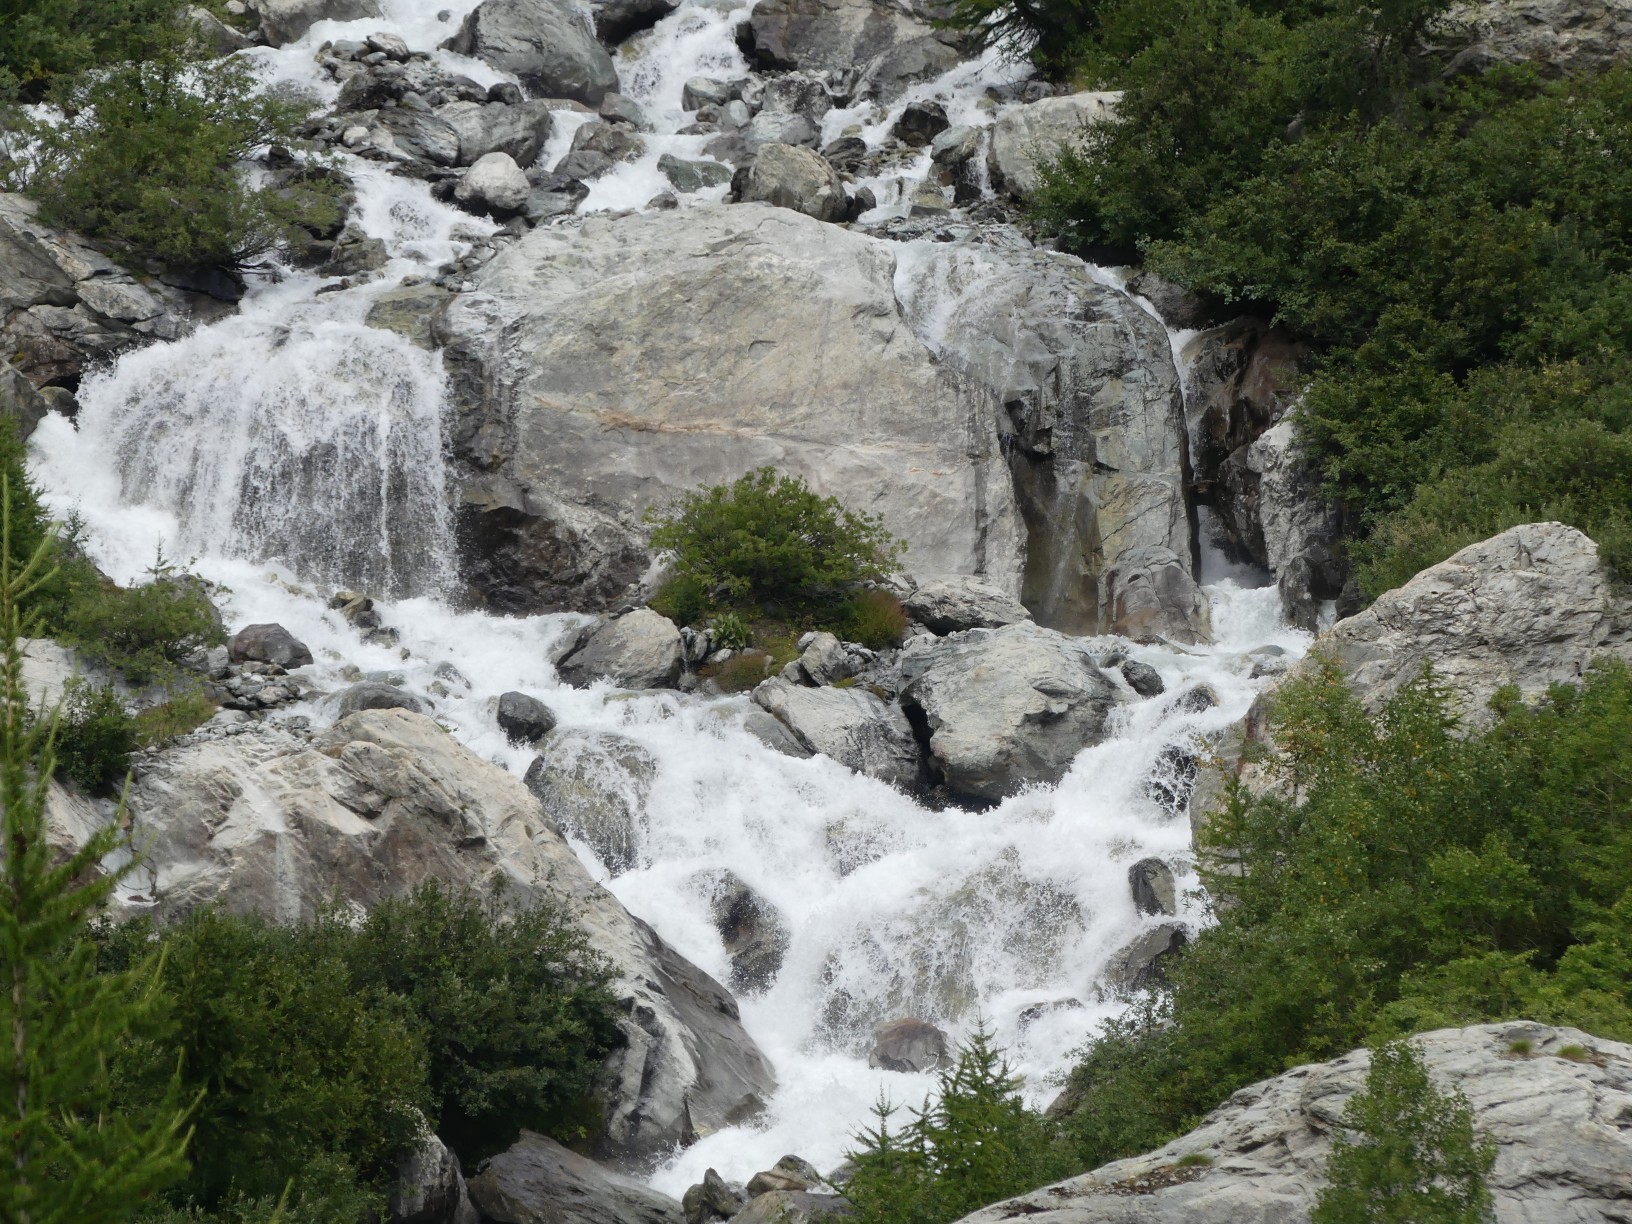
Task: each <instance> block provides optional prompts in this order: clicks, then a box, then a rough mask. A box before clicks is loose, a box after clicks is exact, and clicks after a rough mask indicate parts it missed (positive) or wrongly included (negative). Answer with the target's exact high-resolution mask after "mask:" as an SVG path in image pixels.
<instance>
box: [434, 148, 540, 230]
mask: <svg viewBox="0 0 1632 1224" xmlns="http://www.w3.org/2000/svg"><path fill="white" fill-rule="evenodd" d="M532 190H533V187H532V184H531V183H529V182H528V181H527V176H526V175H525V174H523V173H522V172H521V167H520V166H518V165H516V162H515V159H514V158H513V157H511V156H510V155H509V154H508V153H489V154H487V155H486V156H484V157H481V158H478V159H477V161H476V164H475V165H473V166H471V167H470V169H468V170H466V171H465V173H464V177H463V178H461V179H460V180H459V185H458V186H457V187H455V188H454V189H453V198H454V199H455V200H457V201H458V202H459V203H460V204H461V205H462V206H463V207H464V208H466V209H468V210H469V211H471V212H474V213H485V214H487V215H489V216H493V217H498V218H503V217H513V216H515V215H516V214H517V213H519V212H520V211H521V210H522V208H523V207H524V206H525V205H526V203H527V197H528V196H529V195H530V194H531V193H532Z"/></svg>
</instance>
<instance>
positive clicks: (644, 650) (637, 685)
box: [555, 608, 682, 689]
mask: <svg viewBox="0 0 1632 1224" xmlns="http://www.w3.org/2000/svg"><path fill="white" fill-rule="evenodd" d="M681 664H682V660H681V645H680V630H679V629H677V628H676V627H675V624H674V622H673V621H671V620H670V619H669V618H668V617H666V616H662V615H660V614H658V613H656V612H653V611H652V610H651V609H650V608H636V609H635V610H634V611H632V612H626V613H625V614H624V615H622V616H614V617H610V618H608V619H606V620H602V621H597V622H595V623H593V624H591V625H590V626H588V627H587V628H586V629H584V630H583V632H582V633H580V634H579V635H578V638H577V640H576V641H575V642H574V643H573V644H572V646H571V647H569V648H568V650H567V652H566V653H565V654H564V655H563V656H562V657H561V659H560V661H559V662H558V663H557V664H556V665H555V666H556V671H557V672H559V673H560V675H561V679H563V680H565V681H566V682H567V683H568V684H570V685H573V686H574V687H576V688H585V687H587V686H589V685H591V684H593V683H595V681H597V680H610V681H612V683H613V684H616V685H618V686H619V687H620V688H626V689H654V688H668V687H670V686H671V685H672V684H673V683H674V682H675V681H676V680H678V679H679V678H680V668H681Z"/></svg>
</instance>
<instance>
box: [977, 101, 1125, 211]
mask: <svg viewBox="0 0 1632 1224" xmlns="http://www.w3.org/2000/svg"><path fill="white" fill-rule="evenodd" d="M1121 96H1122V95H1121V94H1119V93H1074V94H1065V95H1062V96H1061V97H1057V98H1042V99H1039V100H1038V101H1036V102H1032V103H1030V104H1029V105H1027V106H1016V107H1013V108H1012V109H1010V110H1007V111H1005V112H1004V113H1003V114H1002V115H1001V116H1000V117H999V118H998V120H997V122H996V123H995V124H993V125H992V142H991V146H990V148H989V150H988V152H987V155H986V161H987V165H988V166H989V167H990V169H991V174H992V183H993V185H994V186H996V187H999V188H1001V189H1002V190H1004V191H1007V192H1008V193H1009V194H1010V195H1012V196H1024V195H1028V194H1030V193H1031V192H1032V191H1034V190H1035V189H1036V187H1037V182H1038V174H1039V171H1040V169H1041V167H1042V166H1043V165H1044V164H1045V163H1046V162H1048V161H1050V160H1052V159H1053V158H1056V157H1058V156H1059V155H1060V154H1061V153H1062V152H1064V151H1065V150H1066V149H1067V148H1080V147H1081V142H1082V137H1083V129H1084V128H1086V127H1087V126H1088V125H1089V124H1093V123H1103V122H1104V121H1105V120H1107V119H1109V118H1111V116H1112V114H1113V112H1114V110H1115V108H1116V103H1117V101H1118V100H1119V99H1120V98H1121Z"/></svg>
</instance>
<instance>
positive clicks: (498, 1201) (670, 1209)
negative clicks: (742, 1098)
mask: <svg viewBox="0 0 1632 1224" xmlns="http://www.w3.org/2000/svg"><path fill="white" fill-rule="evenodd" d="M470 1197H471V1201H472V1202H473V1203H475V1204H476V1206H477V1208H479V1209H480V1211H481V1213H482V1217H483V1218H484V1219H486V1220H490V1221H493V1224H684V1222H685V1213H684V1212H683V1211H682V1210H681V1207H680V1204H679V1203H677V1202H675V1201H674V1200H673V1199H671V1198H669V1197H668V1196H667V1195H665V1194H659V1193H658V1192H657V1191H656V1190H653V1189H652V1188H651V1187H650V1186H647V1185H645V1184H644V1183H642V1182H638V1181H635V1180H634V1179H633V1178H629V1177H624V1176H623V1175H622V1174H621V1173H615V1172H613V1171H612V1170H611V1169H608V1168H606V1167H605V1166H603V1165H598V1164H596V1163H595V1162H594V1161H593V1160H589V1159H586V1158H585V1157H583V1156H580V1155H578V1154H577V1153H576V1152H572V1151H569V1150H568V1149H567V1148H564V1147H562V1146H561V1145H560V1144H559V1143H557V1142H555V1140H553V1139H548V1138H546V1137H545V1136H543V1135H537V1134H534V1133H533V1132H532V1131H527V1130H524V1131H522V1132H521V1138H520V1139H519V1140H517V1141H516V1143H515V1144H514V1145H513V1146H512V1147H511V1148H510V1149H509V1150H508V1151H505V1152H501V1153H500V1154H499V1155H497V1156H495V1157H493V1159H491V1160H489V1161H488V1162H487V1163H486V1164H485V1165H483V1166H482V1170H481V1172H479V1173H478V1174H476V1176H475V1177H473V1178H471V1179H470Z"/></svg>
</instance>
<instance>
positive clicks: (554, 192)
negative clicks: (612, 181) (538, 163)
mask: <svg viewBox="0 0 1632 1224" xmlns="http://www.w3.org/2000/svg"><path fill="white" fill-rule="evenodd" d="M577 156H579V155H578V154H576V153H574V154H571V155H570V156H569V158H568V159H567V160H571V158H572V157H577ZM601 160H603V161H605V160H606V159H605V158H602V159H601ZM607 164H608V165H610V164H611V163H610V162H608V163H607ZM588 196H589V188H588V187H587V186H585V185H584V183H582V182H580V181H579V180H577V179H574V178H572V177H570V176H568V175H565V174H552V175H549V176H547V178H546V179H545V180H544V181H543V182H540V183H534V184H533V190H532V194H531V195H529V196H528V197H527V203H526V205H525V207H523V209H522V212H521V215H522V216H523V217H525V218H526V219H527V221H528V223H529V224H532V225H539V224H542V223H543V222H545V221H548V220H549V219H550V218H551V217H562V216H566V215H567V214H569V213H573V212H576V211H577V209H578V206H579V205H580V204H582V203H583V202H584V200H585V199H586V198H588Z"/></svg>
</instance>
